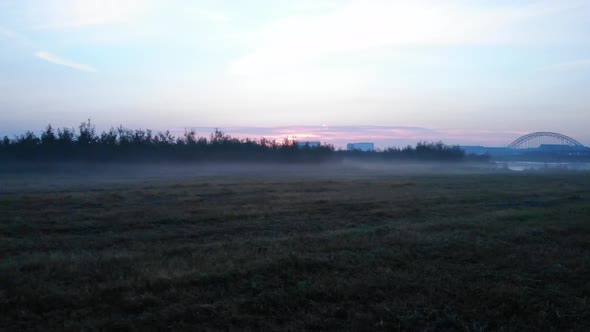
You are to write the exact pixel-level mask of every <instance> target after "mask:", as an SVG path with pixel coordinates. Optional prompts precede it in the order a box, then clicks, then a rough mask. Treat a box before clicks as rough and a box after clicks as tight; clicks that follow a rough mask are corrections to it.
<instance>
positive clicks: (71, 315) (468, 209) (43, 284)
mask: <svg viewBox="0 0 590 332" xmlns="http://www.w3.org/2000/svg"><path fill="white" fill-rule="evenodd" d="M127 167H128V168H131V169H133V167H132V166H127ZM166 167H168V166H165V165H164V166H161V167H160V168H159V171H163V173H159V174H168V173H166V172H165V170H166ZM265 167H267V168H265ZM251 168H252V169H255V170H259V171H250V172H248V173H247V174H243V173H239V172H233V173H232V172H225V173H224V172H221V173H215V172H212V171H211V170H212V169H213V170H215V169H219V168H218V167H212V168H211V169H209V171H208V172H205V171H203V172H201V173H199V174H200V175H199V176H186V174H185V173H182V172H180V173H182V174H184V175H182V176H164V177H162V176H160V177H158V176H148V175H146V174H147V173H145V172H144V173H141V176H139V175H137V174H136V173H133V172H131V173H129V174H127V175H121V174H122V173H121V172H114V173H116V174H118V176H112V174H111V176H110V177H109V176H106V175H104V173H100V174H101V175H100V176H98V175H97V176H95V177H92V176H89V175H88V174H99V173H96V172H97V171H96V170H90V171H86V172H77V173H75V174H74V173H72V172H69V171H66V172H60V173H56V172H50V174H49V175H48V174H45V173H31V172H29V171H23V172H19V173H18V174H16V175H15V173H11V172H12V171H7V170H4V173H2V174H1V175H0V183H2V184H3V189H0V211H1V212H2V213H1V214H0V330H14V331H24V330H73V331H78V330H100V329H105V330H112V329H119V330H141V331H149V330H162V329H167V330H293V331H295V330H334V331H347V330H350V331H363V330H367V331H375V330H426V331H435V330H436V331H439V330H469V331H493V330H578V331H584V330H589V329H590V303H589V301H588V297H589V296H590V283H588V280H590V217H588V215H589V212H590V174H589V173H571V172H564V173H544V172H528V173H527V172H519V173H511V172H507V171H484V172H473V171H465V172H443V171H439V172H436V171H432V172H428V171H415V170H416V169H418V168H414V167H410V168H409V169H410V170H414V171H408V169H405V171H401V170H400V169H397V170H391V171H387V170H384V169H381V168H380V169H378V170H376V169H369V168H366V167H365V168H364V169H363V170H362V171H359V172H358V173H355V171H354V170H352V168H350V169H349V168H347V169H346V170H344V169H338V170H336V171H330V168H324V169H322V170H321V171H317V172H316V171H313V167H310V168H306V169H305V171H302V170H301V169H296V170H286V169H283V172H281V171H277V172H274V173H273V172H271V171H270V169H271V168H273V169H279V170H280V169H281V166H277V167H275V166H272V167H271V166H268V165H267V166H260V167H256V166H251ZM432 169H439V168H438V167H433V168H432ZM148 173H149V172H148ZM180 173H179V172H178V171H176V173H175V174H180ZM188 173H190V172H188ZM132 174H136V175H135V177H133V176H132ZM149 174H152V173H149ZM190 174H192V173H190ZM273 174H274V175H273ZM277 174H288V175H284V176H281V175H277ZM76 176H78V178H76ZM140 178H141V181H139V180H138V179H140ZM67 179H70V180H71V182H68V181H66V180H67ZM72 179H74V180H72ZM76 179H77V180H76ZM80 179H84V181H80ZM97 179H109V180H108V181H106V180H105V181H99V180H97ZM130 179H131V180H130ZM76 181H77V182H76ZM74 182H76V184H74ZM41 184H42V185H41Z"/></svg>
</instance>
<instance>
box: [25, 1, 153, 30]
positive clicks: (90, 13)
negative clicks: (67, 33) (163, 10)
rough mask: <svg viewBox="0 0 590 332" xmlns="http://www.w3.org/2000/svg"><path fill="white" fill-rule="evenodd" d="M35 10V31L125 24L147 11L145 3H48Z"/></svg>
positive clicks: (45, 2)
mask: <svg viewBox="0 0 590 332" xmlns="http://www.w3.org/2000/svg"><path fill="white" fill-rule="evenodd" d="M37 7H39V8H38V9H37V10H36V11H35V15H34V16H36V17H35V20H36V21H38V22H40V23H38V24H36V25H35V26H34V27H33V28H34V29H42V30H53V29H68V28H76V27H84V26H93V25H105V24H114V23H124V22H127V21H129V20H130V19H131V18H132V17H134V16H136V15H138V14H139V13H140V12H141V11H142V10H143V9H144V8H145V1H143V0H84V1H79V0H47V1H44V2H43V3H42V4H41V5H38V6H37Z"/></svg>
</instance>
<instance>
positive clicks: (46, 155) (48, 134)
mask: <svg viewBox="0 0 590 332" xmlns="http://www.w3.org/2000/svg"><path fill="white" fill-rule="evenodd" d="M350 158H352V159H357V160H366V161H387V160H423V161H424V160H431V161H462V160H478V161H484V160H486V159H487V158H486V157H476V156H466V155H465V152H464V151H463V150H461V149H460V148H459V147H458V146H448V145H445V144H443V143H442V142H438V143H427V142H420V143H418V144H417V145H416V147H412V146H407V147H405V148H401V149H400V148H388V149H386V150H383V151H379V152H360V151H337V150H335V149H334V147H333V146H331V145H322V146H319V147H309V146H299V145H298V144H297V142H295V141H290V140H287V139H285V140H284V141H275V140H269V139H265V138H261V139H259V140H256V139H249V138H246V139H238V138H235V137H231V136H229V135H227V134H225V133H223V132H221V131H219V130H216V131H215V132H214V133H212V134H211V135H210V137H209V138H206V137H200V136H197V134H196V133H195V132H194V131H186V132H185V133H184V135H183V136H182V137H175V136H173V135H172V134H171V133H170V132H169V131H165V132H157V133H155V132H153V131H151V130H131V129H126V128H123V127H119V128H116V129H114V128H111V129H110V130H109V131H106V132H102V133H100V134H98V133H97V132H96V130H95V127H94V126H93V125H92V124H91V123H90V121H88V122H84V123H82V124H81V125H80V127H79V128H78V130H74V129H68V128H60V129H58V130H55V129H54V128H53V127H51V126H48V127H47V129H46V130H45V131H44V132H42V133H41V135H40V136H37V135H36V134H35V133H33V132H30V131H29V132H27V133H25V134H23V135H20V136H17V137H14V138H13V139H10V138H8V137H4V139H3V140H2V141H1V142H0V160H3V161H126V162H128V161H255V162H260V161H278V162H322V161H342V160H344V159H350Z"/></svg>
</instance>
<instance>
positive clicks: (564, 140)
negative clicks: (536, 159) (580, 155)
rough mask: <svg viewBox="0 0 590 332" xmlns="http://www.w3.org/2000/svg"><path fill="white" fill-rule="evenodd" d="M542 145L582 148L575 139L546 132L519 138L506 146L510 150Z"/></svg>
mask: <svg viewBox="0 0 590 332" xmlns="http://www.w3.org/2000/svg"><path fill="white" fill-rule="evenodd" d="M544 144H555V145H566V146H569V147H577V148H581V147H584V145H582V144H581V143H580V142H578V141H576V140H575V139H573V138H571V137H569V136H566V135H563V134H559V133H552V132H546V131H539V132H534V133H530V134H527V135H524V136H522V137H519V138H518V139H516V140H515V141H514V142H512V143H510V144H508V146H507V147H508V148H510V149H532V148H538V147H540V146H541V145H544Z"/></svg>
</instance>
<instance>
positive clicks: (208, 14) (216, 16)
mask: <svg viewBox="0 0 590 332" xmlns="http://www.w3.org/2000/svg"><path fill="white" fill-rule="evenodd" d="M195 14H196V15H198V16H199V17H202V18H205V19H206V20H209V21H211V22H215V23H227V22H229V21H231V17H229V16H227V15H225V14H223V13H219V12H214V11H211V10H207V9H197V10H195Z"/></svg>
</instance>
